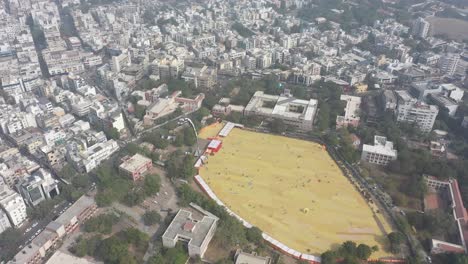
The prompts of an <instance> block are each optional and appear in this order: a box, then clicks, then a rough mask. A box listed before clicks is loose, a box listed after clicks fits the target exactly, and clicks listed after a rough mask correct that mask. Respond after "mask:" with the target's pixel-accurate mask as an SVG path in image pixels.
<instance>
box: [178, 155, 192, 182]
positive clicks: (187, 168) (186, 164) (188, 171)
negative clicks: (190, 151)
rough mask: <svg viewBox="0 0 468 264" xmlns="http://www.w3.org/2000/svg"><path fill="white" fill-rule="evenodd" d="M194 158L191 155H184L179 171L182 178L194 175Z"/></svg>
mask: <svg viewBox="0 0 468 264" xmlns="http://www.w3.org/2000/svg"><path fill="white" fill-rule="evenodd" d="M194 164H195V159H194V157H193V156H192V155H186V156H185V157H184V159H183V163H182V168H181V171H180V174H179V175H180V176H181V177H182V178H184V179H189V178H190V177H192V176H194V175H195V168H194V166H193V165H194Z"/></svg>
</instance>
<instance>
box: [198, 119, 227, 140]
mask: <svg viewBox="0 0 468 264" xmlns="http://www.w3.org/2000/svg"><path fill="white" fill-rule="evenodd" d="M224 125H226V124H224V123H217V122H216V123H213V124H211V125H209V126H206V127H204V128H202V129H201V131H200V133H199V135H198V136H199V137H200V138H203V139H208V138H213V137H216V136H217V135H218V133H219V131H221V129H222V128H223V127H224Z"/></svg>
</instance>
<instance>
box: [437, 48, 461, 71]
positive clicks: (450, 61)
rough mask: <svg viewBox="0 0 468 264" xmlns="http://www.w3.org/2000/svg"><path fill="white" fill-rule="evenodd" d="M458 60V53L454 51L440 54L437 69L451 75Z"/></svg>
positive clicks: (456, 66)
mask: <svg viewBox="0 0 468 264" xmlns="http://www.w3.org/2000/svg"><path fill="white" fill-rule="evenodd" d="M459 62H460V55H459V54H456V53H448V54H445V55H444V56H442V57H441V58H440V60H439V69H440V71H441V72H442V73H443V74H446V75H449V76H452V75H453V74H455V72H456V71H457V68H458V63H459Z"/></svg>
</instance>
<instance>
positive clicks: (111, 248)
mask: <svg viewBox="0 0 468 264" xmlns="http://www.w3.org/2000/svg"><path fill="white" fill-rule="evenodd" d="M128 254H129V253H128V244H127V243H125V242H123V241H121V240H119V239H118V238H117V237H115V236H112V237H109V238H107V239H104V240H103V241H102V243H101V244H100V245H99V247H98V248H97V250H96V255H97V256H98V257H99V258H101V259H102V260H104V262H106V263H120V260H122V259H125V258H127V255H128Z"/></svg>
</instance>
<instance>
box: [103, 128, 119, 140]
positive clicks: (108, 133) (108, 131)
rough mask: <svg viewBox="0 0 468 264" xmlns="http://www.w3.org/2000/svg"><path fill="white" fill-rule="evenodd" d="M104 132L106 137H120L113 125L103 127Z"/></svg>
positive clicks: (115, 138)
mask: <svg viewBox="0 0 468 264" xmlns="http://www.w3.org/2000/svg"><path fill="white" fill-rule="evenodd" d="M104 134H106V137H107V138H108V139H114V140H117V139H120V132H119V131H118V130H117V128H115V127H111V128H106V129H104Z"/></svg>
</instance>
